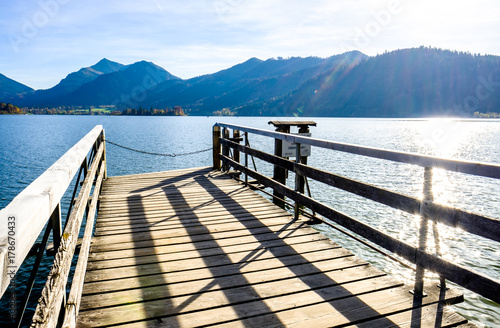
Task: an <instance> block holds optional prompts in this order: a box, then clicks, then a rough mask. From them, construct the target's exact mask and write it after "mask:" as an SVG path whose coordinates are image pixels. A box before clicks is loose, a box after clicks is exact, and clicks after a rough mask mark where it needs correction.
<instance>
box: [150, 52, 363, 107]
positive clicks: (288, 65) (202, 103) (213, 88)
mask: <svg viewBox="0 0 500 328" xmlns="http://www.w3.org/2000/svg"><path fill="white" fill-rule="evenodd" d="M366 57H367V56H365V55H363V54H362V53H360V52H352V53H346V54H342V55H338V56H333V57H330V58H326V59H324V58H318V57H307V58H301V57H292V58H288V59H283V58H278V59H268V60H266V61H262V60H260V59H257V58H251V59H249V60H247V61H246V62H244V63H241V64H238V65H235V66H233V67H231V68H229V69H226V70H222V71H220V72H217V73H214V74H211V75H205V76H201V77H197V78H193V79H190V80H186V81H183V82H182V83H175V84H173V83H171V82H168V83H163V84H162V85H160V86H159V88H158V89H157V90H155V91H154V93H152V94H151V95H149V97H148V99H147V101H145V102H144V103H143V107H148V106H156V107H165V106H169V107H172V106H175V105H180V106H183V107H188V108H191V109H192V113H195V114H200V115H206V114H211V113H212V112H213V111H214V110H219V109H222V108H231V109H234V108H238V107H240V106H243V105H246V104H249V103H254V102H259V101H263V100H266V99H269V98H276V97H280V96H282V95H284V94H287V93H289V92H291V91H293V90H295V89H297V88H298V87H299V86H300V85H302V84H303V83H304V82H305V81H307V80H309V79H311V78H314V77H315V76H317V75H318V74H321V73H323V72H325V71H327V70H329V69H332V68H334V67H338V66H343V65H347V64H353V65H355V64H357V63H359V62H360V61H361V60H363V59H364V58H366Z"/></svg>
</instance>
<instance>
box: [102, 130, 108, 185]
mask: <svg viewBox="0 0 500 328" xmlns="http://www.w3.org/2000/svg"><path fill="white" fill-rule="evenodd" d="M101 142H102V143H103V146H104V152H103V153H102V165H104V176H103V179H104V180H106V179H107V177H108V165H107V163H108V162H107V161H106V135H105V133H104V129H103V130H102V136H101Z"/></svg>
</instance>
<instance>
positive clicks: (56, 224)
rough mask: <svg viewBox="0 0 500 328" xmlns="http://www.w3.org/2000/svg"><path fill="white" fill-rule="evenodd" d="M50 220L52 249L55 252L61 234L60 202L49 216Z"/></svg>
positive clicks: (59, 242)
mask: <svg viewBox="0 0 500 328" xmlns="http://www.w3.org/2000/svg"><path fill="white" fill-rule="evenodd" d="M50 220H51V221H52V240H53V242H54V251H55V252H56V253H57V249H58V248H59V246H60V245H61V236H62V224H61V203H59V204H58V205H57V206H56V208H55V210H54V212H53V213H52V215H51V216H50Z"/></svg>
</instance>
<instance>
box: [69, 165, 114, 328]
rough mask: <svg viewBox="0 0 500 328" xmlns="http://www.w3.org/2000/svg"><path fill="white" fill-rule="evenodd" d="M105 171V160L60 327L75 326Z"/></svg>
mask: <svg viewBox="0 0 500 328" xmlns="http://www.w3.org/2000/svg"><path fill="white" fill-rule="evenodd" d="M105 172H106V163H105V160H104V161H103V162H102V163H101V168H100V169H99V174H98V175H97V179H96V183H95V187H94V193H93V194H92V200H91V203H90V207H89V209H88V217H87V221H86V222H85V232H84V235H83V239H82V244H81V246H80V253H79V255H78V262H77V264H76V268H75V272H74V274H73V280H72V282H71V290H70V292H69V295H68V299H67V301H66V307H65V314H64V320H63V324H62V327H63V328H72V327H76V319H77V317H78V312H79V309H80V301H81V298H82V290H83V282H84V278H85V272H86V270H87V262H88V257H89V252H90V242H91V239H92V231H93V229H94V221H95V216H96V210H97V202H98V201H99V194H100V190H101V185H102V181H103V179H104V176H105V174H106V173H105Z"/></svg>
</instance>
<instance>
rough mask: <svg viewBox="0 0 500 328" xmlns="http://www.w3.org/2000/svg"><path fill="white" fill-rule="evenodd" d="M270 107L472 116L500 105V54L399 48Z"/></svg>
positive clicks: (306, 85) (359, 113)
mask: <svg viewBox="0 0 500 328" xmlns="http://www.w3.org/2000/svg"><path fill="white" fill-rule="evenodd" d="M264 107H265V108H266V110H267V111H271V110H274V111H277V112H282V113H284V114H293V113H294V112H297V111H300V112H301V113H302V115H307V116H342V117H366V116H370V117H423V116H435V115H458V116H472V115H473V113H474V112H475V111H480V112H484V113H486V112H489V111H491V112H497V111H498V109H499V108H500V57H497V56H477V55H471V54H467V53H459V52H452V51H445V50H438V49H430V48H424V47H421V48H417V49H406V50H398V51H394V52H390V53H386V54H383V55H379V56H376V57H372V58H369V59H367V60H364V61H363V62H361V63H360V64H359V65H357V66H354V67H352V68H351V69H349V70H348V71H343V72H339V71H331V72H327V73H324V74H322V75H320V76H318V77H316V78H315V79H311V80H310V81H307V82H306V83H304V84H303V85H302V86H301V87H300V88H299V89H298V90H296V91H294V92H293V93H291V94H289V95H287V96H286V97H283V99H280V100H279V102H274V103H267V104H265V105H264Z"/></svg>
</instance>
